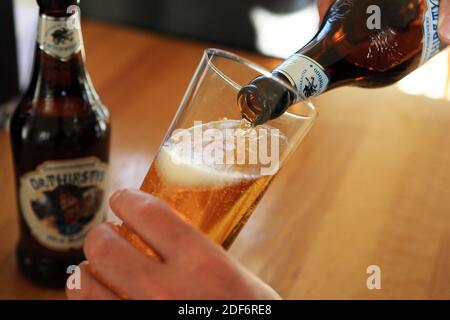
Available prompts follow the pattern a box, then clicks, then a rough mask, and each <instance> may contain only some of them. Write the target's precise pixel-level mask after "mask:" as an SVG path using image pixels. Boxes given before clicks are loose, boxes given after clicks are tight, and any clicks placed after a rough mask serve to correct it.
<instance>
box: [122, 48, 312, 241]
mask: <svg viewBox="0 0 450 320" xmlns="http://www.w3.org/2000/svg"><path fill="white" fill-rule="evenodd" d="M261 75H264V76H266V77H269V78H271V79H273V81H274V83H275V84H276V85H279V86H282V87H284V89H285V90H286V91H287V92H289V94H291V95H292V96H293V97H298V93H297V91H296V90H295V88H293V87H291V86H289V85H288V84H286V83H285V82H284V81H282V80H279V79H277V78H276V77H275V76H274V75H272V73H271V72H270V71H268V70H266V69H264V68H262V67H260V66H258V65H256V64H254V63H252V62H250V61H247V60H245V59H243V58H240V57H238V56H236V55H234V54H231V53H228V52H225V51H222V50H217V49H208V50H206V51H205V53H204V55H203V58H202V60H201V62H200V65H199V66H198V69H197V71H196V73H195V75H194V77H193V79H192V81H191V84H190V86H189V88H188V90H187V92H186V94H185V96H184V98H183V100H182V102H181V106H180V108H179V110H178V113H177V115H176V117H175V119H174V120H173V122H172V125H171V126H170V129H169V131H168V133H167V136H166V138H165V139H164V142H163V143H162V145H161V148H160V150H159V153H158V155H157V157H156V158H155V160H154V162H153V164H152V166H151V168H150V170H149V172H148V174H147V176H146V178H145V180H144V182H143V184H142V187H141V189H142V190H143V191H145V192H148V193H150V194H152V195H155V196H157V197H159V198H160V199H162V200H164V201H165V202H166V203H167V204H168V205H169V206H171V207H172V208H173V209H174V210H176V211H177V212H178V213H179V214H180V216H182V217H183V218H184V219H186V220H187V221H189V222H190V223H191V224H192V225H194V226H195V227H197V228H199V229H200V230H201V231H203V232H204V233H205V234H207V235H208V236H209V238H210V239H212V240H213V241H215V242H217V243H218V244H221V245H222V246H223V247H225V248H228V247H230V245H231V244H232V242H233V241H234V239H235V238H236V236H237V235H238V233H239V231H240V230H241V229H242V227H243V226H244V225H245V223H246V222H247V220H248V219H249V217H250V215H251V213H252V212H253V210H254V209H255V206H256V205H257V203H258V202H259V200H260V199H261V197H262V196H263V194H264V192H265V191H266V190H267V188H268V187H269V185H270V183H271V182H272V180H273V178H274V177H275V176H276V174H277V173H278V171H279V169H280V168H281V167H282V166H283V165H284V163H285V162H286V160H287V159H288V158H289V156H290V155H291V153H292V152H293V151H294V150H295V149H296V148H297V146H298V144H299V143H300V141H301V140H302V139H303V137H304V136H305V135H306V134H307V132H308V131H309V129H310V128H311V126H312V124H313V122H314V120H315V118H316V116H317V113H316V110H315V109H314V107H313V106H312V105H311V104H310V103H309V102H299V103H297V104H295V105H293V106H292V107H291V108H290V109H289V112H287V113H285V114H284V115H282V116H281V117H279V118H277V119H275V120H273V121H270V122H268V123H267V124H265V125H263V126H260V127H257V128H250V127H248V126H246V125H245V123H244V122H243V121H242V120H241V119H242V115H241V112H240V110H239V107H238V104H237V96H238V93H239V90H240V89H241V87H242V86H244V85H246V84H248V83H249V82H250V81H251V80H252V79H254V78H255V77H257V76H261ZM298 101H300V99H298ZM121 231H122V234H125V236H126V237H127V238H128V239H129V240H132V242H134V243H135V244H136V245H137V246H138V247H141V249H142V246H143V244H142V243H141V244H139V240H138V239H137V238H136V236H134V235H133V234H131V233H130V232H129V231H128V230H127V229H126V228H125V227H124V229H122V230H121Z"/></svg>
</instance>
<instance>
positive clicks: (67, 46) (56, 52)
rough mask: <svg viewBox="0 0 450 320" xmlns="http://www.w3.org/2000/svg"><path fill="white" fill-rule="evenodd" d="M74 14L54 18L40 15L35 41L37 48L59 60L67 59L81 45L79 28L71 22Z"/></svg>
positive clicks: (76, 51)
mask: <svg viewBox="0 0 450 320" xmlns="http://www.w3.org/2000/svg"><path fill="white" fill-rule="evenodd" d="M72 19H76V17H75V16H70V17H66V18H56V17H50V16H47V15H41V16H40V18H39V27H38V36H37V41H38V44H39V48H40V49H41V50H42V51H44V52H45V53H47V54H48V55H50V56H52V57H54V58H57V59H59V60H61V61H67V60H69V59H70V58H71V57H72V56H73V55H75V54H77V53H78V52H79V51H80V50H81V49H82V47H83V45H82V39H83V38H82V36H81V28H79V27H77V25H76V24H74V23H73V21H72Z"/></svg>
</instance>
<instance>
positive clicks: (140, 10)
mask: <svg viewBox="0 0 450 320" xmlns="http://www.w3.org/2000/svg"><path fill="white" fill-rule="evenodd" d="M14 2H16V9H18V8H19V7H23V6H24V5H26V7H27V10H25V11H27V12H28V13H29V10H30V7H31V8H32V9H33V10H35V15H36V17H35V18H36V20H33V19H30V16H29V15H20V17H22V20H23V21H16V27H17V29H18V30H16V33H18V39H15V32H14V20H13V3H14ZM315 3H316V0H81V13H82V17H83V18H90V19H95V20H102V21H106V22H109V23H115V24H125V25H129V26H133V27H138V28H143V29H148V30H152V31H157V32H162V33H166V34H170V35H174V36H178V37H184V38H188V39H194V40H200V41H206V42H209V43H217V44H220V45H224V46H228V47H231V48H238V49H245V50H249V51H254V52H257V51H258V50H257V35H256V30H255V29H254V26H253V23H252V21H251V17H250V14H251V12H252V10H253V9H255V8H257V7H259V8H263V9H265V10H267V11H269V12H270V13H273V14H275V15H276V14H289V13H293V12H298V11H299V10H301V9H304V8H307V7H308V6H314V5H315ZM22 9H24V8H21V10H19V11H23V10H22ZM297 20H298V19H297ZM300 20H301V19H300ZM303 22H304V21H303ZM36 23H37V4H36V1H35V0H28V1H24V0H0V39H2V40H1V45H0V114H1V110H2V105H4V103H5V102H8V101H10V100H11V99H12V98H14V97H16V96H17V95H18V90H19V89H18V82H19V81H18V78H20V80H21V81H20V84H21V87H22V90H23V89H24V87H25V85H24V83H25V84H26V83H27V79H28V77H29V71H30V70H29V69H30V68H31V65H28V64H27V61H28V60H29V62H30V63H31V61H32V54H33V52H34V50H33V49H32V48H33V47H34V41H35V36H34V35H35V32H36ZM306 24H307V22H306ZM275 25H276V26H278V25H279V24H278V22H275ZM267 26H268V27H269V28H270V30H272V26H269V25H267ZM309 27H311V26H310V25H307V26H306V28H309ZM297 28H298V27H297ZM292 29H293V27H288V30H289V31H291V34H293V35H295V34H296V33H298V34H299V36H301V35H302V34H303V35H304V31H305V30H298V32H297V31H295V30H292ZM299 29H301V28H299ZM284 30H286V29H284ZM292 31H293V32H292ZM281 32H282V33H284V32H283V31H281ZM293 35H291V36H290V38H287V40H289V39H292V44H294V48H295V49H298V48H300V44H299V45H298V46H297V43H298V39H297V38H295V39H293ZM273 38H277V35H275V36H274V35H270V36H269V37H268V41H269V45H270V46H271V47H277V48H278V46H279V44H280V42H279V41H282V43H285V42H286V41H287V40H286V39H275V40H279V41H278V42H276V43H272V40H271V39H273ZM16 41H17V43H18V44H19V45H18V46H17V45H16ZM300 43H301V41H300ZM17 47H18V48H19V51H20V52H19V53H20V55H19V57H21V59H19V61H20V66H21V68H19V70H20V77H19V76H18V68H17V63H18V62H17V60H18V59H17ZM289 52H290V51H289ZM292 52H294V50H293V49H292ZM269 54H270V53H269ZM24 60H25V62H24ZM0 122H1V121H0ZM0 127H1V123H0Z"/></svg>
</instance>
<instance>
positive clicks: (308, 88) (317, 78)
mask: <svg viewBox="0 0 450 320" xmlns="http://www.w3.org/2000/svg"><path fill="white" fill-rule="evenodd" d="M274 71H275V72H278V73H281V74H283V75H284V76H285V77H286V78H287V79H288V80H289V81H290V82H291V84H292V85H293V86H295V87H296V88H297V90H298V91H299V92H300V94H301V95H302V98H303V99H307V98H309V97H313V96H318V95H320V94H322V93H323V92H324V91H325V90H327V88H328V84H329V82H330V79H329V78H328V76H327V74H326V73H325V70H324V68H323V67H322V66H321V65H320V64H319V63H317V62H316V61H314V60H313V59H311V58H309V57H307V56H305V55H302V54H299V53H297V54H294V55H293V56H292V57H290V58H289V59H287V60H286V61H285V62H284V63H283V64H281V65H280V66H279V67H277V68H276V69H275V70H274Z"/></svg>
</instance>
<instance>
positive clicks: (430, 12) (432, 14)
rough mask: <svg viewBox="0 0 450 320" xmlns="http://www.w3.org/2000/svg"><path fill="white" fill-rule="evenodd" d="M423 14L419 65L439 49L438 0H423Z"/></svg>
mask: <svg viewBox="0 0 450 320" xmlns="http://www.w3.org/2000/svg"><path fill="white" fill-rule="evenodd" d="M425 4H426V8H425V16H424V19H423V51H422V58H421V59H420V65H423V64H424V63H425V62H427V61H428V60H430V59H431V58H433V57H434V56H435V55H436V54H438V53H439V51H440V49H441V41H440V40H439V33H438V26H439V0H425Z"/></svg>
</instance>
